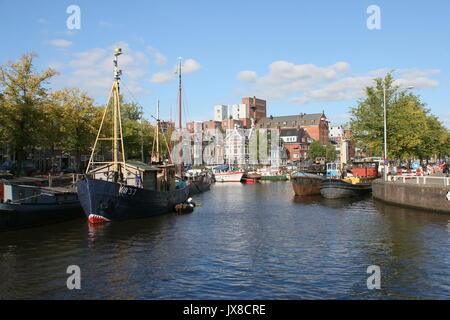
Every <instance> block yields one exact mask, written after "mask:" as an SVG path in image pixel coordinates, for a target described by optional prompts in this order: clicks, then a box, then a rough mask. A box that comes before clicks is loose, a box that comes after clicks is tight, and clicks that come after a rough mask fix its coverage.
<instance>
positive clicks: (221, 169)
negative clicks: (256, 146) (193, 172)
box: [213, 165, 245, 182]
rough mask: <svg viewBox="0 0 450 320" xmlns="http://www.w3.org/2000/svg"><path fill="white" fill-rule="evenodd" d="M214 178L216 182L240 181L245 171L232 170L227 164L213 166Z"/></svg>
mask: <svg viewBox="0 0 450 320" xmlns="http://www.w3.org/2000/svg"><path fill="white" fill-rule="evenodd" d="M213 173H214V179H215V180H216V181H217V182H241V180H242V177H243V176H244V174H245V171H240V170H237V171H234V170H232V169H231V168H230V167H229V166H227V165H222V166H217V167H215V168H213Z"/></svg>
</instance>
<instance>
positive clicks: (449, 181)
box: [387, 176, 450, 187]
mask: <svg viewBox="0 0 450 320" xmlns="http://www.w3.org/2000/svg"><path fill="white" fill-rule="evenodd" d="M387 181H390V182H397V181H401V182H403V183H406V182H407V181H408V183H413V182H414V183H416V184H427V181H428V183H429V184H431V182H433V183H432V184H433V185H443V186H445V187H447V186H450V177H434V176H416V177H414V176H388V177H387ZM434 182H436V183H434Z"/></svg>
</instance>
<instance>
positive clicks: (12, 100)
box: [0, 53, 57, 161]
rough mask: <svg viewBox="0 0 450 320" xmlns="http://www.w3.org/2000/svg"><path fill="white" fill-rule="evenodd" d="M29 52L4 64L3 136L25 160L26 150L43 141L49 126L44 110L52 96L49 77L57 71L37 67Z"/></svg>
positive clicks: (0, 81) (0, 87) (0, 84)
mask: <svg viewBox="0 0 450 320" xmlns="http://www.w3.org/2000/svg"><path fill="white" fill-rule="evenodd" d="M35 57H36V54H34V53H29V54H24V55H22V56H21V57H20V59H19V61H17V62H8V63H7V64H6V65H4V66H0V96H1V100H0V103H1V113H0V127H2V130H1V132H0V133H1V134H2V140H3V141H5V142H7V143H9V144H10V145H11V147H12V148H13V149H14V150H15V153H16V155H17V159H18V160H19V161H22V160H25V158H26V150H27V148H30V147H32V146H35V145H37V144H38V143H39V141H40V139H41V138H42V134H41V128H43V127H44V126H45V117H43V114H42V110H43V108H44V106H45V103H46V101H47V99H48V95H49V89H48V88H47V87H46V84H47V83H48V80H49V79H51V78H52V77H53V76H55V75H56V74H57V72H56V71H55V70H53V69H47V70H44V71H42V72H39V71H36V70H35V68H34V66H33V60H34V58H35Z"/></svg>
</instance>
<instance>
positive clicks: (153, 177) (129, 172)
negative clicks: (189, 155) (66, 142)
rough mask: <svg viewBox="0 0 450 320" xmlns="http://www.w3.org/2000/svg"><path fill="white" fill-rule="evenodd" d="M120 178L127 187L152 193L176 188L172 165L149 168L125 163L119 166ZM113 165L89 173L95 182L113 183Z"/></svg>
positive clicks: (137, 162)
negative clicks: (151, 191) (152, 191)
mask: <svg viewBox="0 0 450 320" xmlns="http://www.w3.org/2000/svg"><path fill="white" fill-rule="evenodd" d="M119 166H120V168H121V170H120V175H121V176H120V177H119V181H120V180H121V181H122V183H123V184H125V185H127V186H132V187H137V188H142V189H146V190H154V191H169V190H175V189H176V188H177V186H176V183H175V173H176V167H175V165H173V164H168V165H158V166H151V165H148V164H146V163H143V162H140V161H127V162H126V164H125V166H124V165H123V164H119ZM112 168H113V164H112V163H111V164H106V165H103V166H100V167H98V168H95V169H93V170H91V171H89V175H91V176H92V178H93V179H96V180H105V181H111V182H112V181H114V175H115V174H116V173H115V172H114V171H112Z"/></svg>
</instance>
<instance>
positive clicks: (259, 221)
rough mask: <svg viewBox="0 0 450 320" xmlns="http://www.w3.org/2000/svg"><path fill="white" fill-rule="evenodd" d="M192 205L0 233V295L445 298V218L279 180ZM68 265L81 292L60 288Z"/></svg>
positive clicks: (226, 188)
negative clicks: (326, 195) (184, 211)
mask: <svg viewBox="0 0 450 320" xmlns="http://www.w3.org/2000/svg"><path fill="white" fill-rule="evenodd" d="M196 201H198V202H201V203H202V206H200V207H197V208H196V209H195V211H194V212H193V213H192V214H188V215H182V216H178V215H176V214H167V215H164V216H159V217H153V218H148V219H141V220H133V221H125V222H117V223H109V224H106V225H101V226H96V227H92V226H89V225H88V223H87V222H86V220H85V219H78V220H74V221H69V222H66V223H61V224H55V225H51V226H45V227H39V228H31V229H24V230H19V231H11V232H3V233H0V298H1V299H6V298H9V299H31V298H38V299H417V298H425V299H449V298H450V216H449V215H445V214H438V213H431V212H424V211H415V210H410V209H404V208H399V207H394V206H390V205H386V204H383V203H380V202H377V201H374V200H372V198H371V197H368V198H355V199H344V200H327V199H322V198H321V197H320V196H314V197H305V198H295V197H294V195H293V191H292V187H291V184H290V183H289V182H267V183H258V184H249V185H244V184H234V183H230V184H226V183H225V184H216V185H214V186H213V187H212V188H211V190H210V191H209V192H206V193H204V194H201V195H199V196H197V197H196ZM69 265H77V266H79V267H80V270H81V289H80V290H68V289H67V286H66V280H67V278H68V277H69V276H70V275H69V274H67V273H66V271H67V267H68V266H69ZM371 265H376V266H379V267H380V271H381V289H379V290H377V289H375V290H369V289H368V288H367V278H368V277H369V276H371V274H368V273H367V268H368V267H369V266H371Z"/></svg>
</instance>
